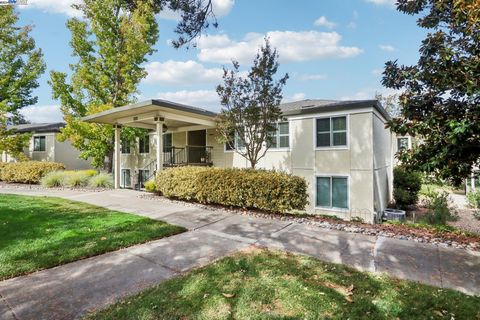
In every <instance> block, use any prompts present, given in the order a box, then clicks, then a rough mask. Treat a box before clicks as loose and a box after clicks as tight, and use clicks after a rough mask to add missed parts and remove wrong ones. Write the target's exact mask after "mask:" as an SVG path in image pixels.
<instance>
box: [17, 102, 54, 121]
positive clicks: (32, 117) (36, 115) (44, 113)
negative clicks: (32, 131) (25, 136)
mask: <svg viewBox="0 0 480 320" xmlns="http://www.w3.org/2000/svg"><path fill="white" fill-rule="evenodd" d="M20 112H21V114H22V115H23V116H24V117H25V119H26V120H28V121H30V122H32V123H45V122H61V121H63V115H62V112H61V111H60V106H58V105H45V106H29V107H26V108H23V109H22V110H21V111H20Z"/></svg>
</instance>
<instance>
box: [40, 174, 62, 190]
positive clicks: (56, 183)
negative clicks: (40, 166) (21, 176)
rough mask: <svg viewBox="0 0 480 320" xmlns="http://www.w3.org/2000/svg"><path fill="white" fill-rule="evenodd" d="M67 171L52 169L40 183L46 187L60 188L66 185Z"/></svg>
mask: <svg viewBox="0 0 480 320" xmlns="http://www.w3.org/2000/svg"><path fill="white" fill-rule="evenodd" d="M64 181H65V171H52V172H49V173H47V174H46V175H45V176H44V177H43V178H42V179H40V183H41V184H42V186H44V187H46V188H58V187H61V186H63V185H64V183H65V182H64Z"/></svg>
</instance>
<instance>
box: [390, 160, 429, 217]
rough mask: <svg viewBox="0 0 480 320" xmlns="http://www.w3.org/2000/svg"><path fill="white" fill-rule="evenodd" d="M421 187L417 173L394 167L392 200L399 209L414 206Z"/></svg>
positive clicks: (420, 180)
mask: <svg viewBox="0 0 480 320" xmlns="http://www.w3.org/2000/svg"><path fill="white" fill-rule="evenodd" d="M421 187H422V177H421V175H420V174H419V173H418V172H414V171H409V170H406V169H405V168H403V167H396V168H395V169H394V170H393V198H394V199H395V205H396V206H397V208H399V209H405V208H406V207H407V206H409V205H415V204H416V203H417V201H418V193H419V191H420V189H421Z"/></svg>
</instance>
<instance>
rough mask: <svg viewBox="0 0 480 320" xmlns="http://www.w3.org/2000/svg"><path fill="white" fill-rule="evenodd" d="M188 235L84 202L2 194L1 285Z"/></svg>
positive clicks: (169, 227) (173, 228) (0, 222)
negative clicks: (72, 262) (117, 250)
mask: <svg viewBox="0 0 480 320" xmlns="http://www.w3.org/2000/svg"><path fill="white" fill-rule="evenodd" d="M183 231H184V229H183V228H181V227H178V226H173V225H170V224H167V223H165V222H162V221H155V220H151V219H148V218H143V217H139V216H136V215H132V214H127V213H122V212H118V211H111V210H108V209H105V208H101V207H97V206H92V205H88V204H85V203H81V202H76V201H68V200H64V199H59V198H49V197H28V196H18V195H2V194H0V280H3V279H7V278H11V277H15V276H19V275H22V274H26V273H30V272H33V271H37V270H40V269H45V268H49V267H53V266H56V265H60V264H64V263H67V262H71V261H75V260H79V259H82V258H86V257H90V256H94V255H98V254H101V253H105V252H108V251H113V250H116V249H120V248H123V247H128V246H131V245H133V244H137V243H143V242H146V241H149V240H153V239H159V238H163V237H167V236H170V235H173V234H176V233H180V232H183Z"/></svg>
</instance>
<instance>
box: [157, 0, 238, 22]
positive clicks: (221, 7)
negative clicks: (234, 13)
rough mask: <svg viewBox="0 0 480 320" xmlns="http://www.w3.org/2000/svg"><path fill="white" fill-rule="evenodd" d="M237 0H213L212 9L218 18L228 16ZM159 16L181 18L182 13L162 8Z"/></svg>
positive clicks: (170, 18)
mask: <svg viewBox="0 0 480 320" xmlns="http://www.w3.org/2000/svg"><path fill="white" fill-rule="evenodd" d="M234 4H235V0H212V11H213V13H214V14H215V16H216V17H217V18H221V17H225V16H227V15H228V14H229V13H230V11H231V10H232V8H233V5H234ZM158 16H159V17H160V18H161V19H165V20H180V17H181V15H180V13H179V12H173V11H172V10H170V9H164V10H162V11H161V12H160V13H159V14H158Z"/></svg>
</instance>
